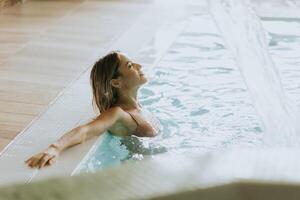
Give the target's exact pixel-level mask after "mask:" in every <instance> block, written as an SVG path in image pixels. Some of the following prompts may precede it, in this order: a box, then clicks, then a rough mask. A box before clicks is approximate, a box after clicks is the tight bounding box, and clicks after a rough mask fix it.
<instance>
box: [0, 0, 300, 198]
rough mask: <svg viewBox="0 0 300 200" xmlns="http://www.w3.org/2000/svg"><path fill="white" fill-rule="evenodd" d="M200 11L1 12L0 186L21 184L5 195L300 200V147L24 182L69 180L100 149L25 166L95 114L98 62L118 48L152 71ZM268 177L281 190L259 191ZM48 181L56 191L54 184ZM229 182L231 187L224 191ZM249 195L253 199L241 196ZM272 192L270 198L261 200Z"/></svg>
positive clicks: (165, 3) (131, 6) (152, 4)
mask: <svg viewBox="0 0 300 200" xmlns="http://www.w3.org/2000/svg"><path fill="white" fill-rule="evenodd" d="M183 2H184V3H183ZM170 4H172V9H170ZM269 9H270V8H269ZM269 11H270V12H266V10H263V11H262V12H261V13H260V14H261V15H262V13H263V16H264V17H269V16H272V12H273V10H272V9H271V10H269ZM195 13H196V14H201V13H205V14H208V13H207V7H206V5H205V1H198V0H189V1H180V0H178V1H177V0H157V1H155V0H145V1H139V0H116V1H109V0H108V1H100V0H98V1H97V0H85V1H83V0H82V1H81V0H77V1H68V0H66V1H30V0H28V1H26V2H25V3H24V4H17V5H15V6H13V7H12V8H9V9H5V10H4V11H3V12H2V13H1V14H0V41H1V49H0V82H1V84H0V93H1V95H0V101H1V102H0V137H1V138H0V144H1V149H2V151H1V155H0V185H1V187H3V186H4V185H8V184H10V183H15V182H18V183H20V185H19V186H13V187H11V188H8V187H7V188H2V189H0V197H1V198H4V199H10V198H14V197H16V196H19V197H25V196H26V195H27V197H28V199H33V197H35V198H36V199H40V198H39V197H41V196H39V195H43V197H44V195H46V193H47V194H48V195H50V196H51V195H58V196H59V195H62V194H64V195H65V197H66V199H89V198H90V199H91V198H92V197H93V196H94V197H95V198H96V199H97V198H100V197H103V199H110V200H112V199H151V198H155V197H157V199H182V198H184V199H197V197H199V195H201V194H198V195H196V196H195V194H196V193H194V195H192V194H190V193H189V192H191V193H193V192H200V193H201V191H203V193H202V195H203V197H206V198H211V199H213V198H220V195H224V196H222V198H223V199H231V200H232V199H284V197H286V196H287V195H288V194H289V195H291V198H290V199H299V196H300V195H299V192H298V191H299V189H298V188H299V186H298V185H294V186H293V184H292V183H299V180H300V177H299V173H298V169H299V162H298V160H299V159H298V157H299V150H293V149H282V150H265V149H256V150H253V149H250V150H249V149H248V150H240V149H238V150H232V151H228V152H215V153H211V154H205V155H193V156H192V155H188V156H186V155H176V156H175V155H167V154H166V155H161V156H157V157H155V158H154V159H149V160H147V159H145V161H144V162H142V161H141V162H138V163H134V164H132V163H128V164H124V165H122V166H118V167H113V168H110V169H107V170H103V171H101V172H99V173H97V174H90V175H80V176H78V177H67V178H64V179H54V181H53V180H49V181H48V182H47V181H46V182H38V183H33V184H26V185H24V184H23V183H28V182H31V181H35V180H39V179H43V178H45V177H53V176H60V175H66V176H70V175H71V174H72V172H73V171H74V169H75V168H76V166H77V165H78V163H79V162H80V161H81V160H82V158H83V157H84V155H86V154H87V152H88V151H89V150H90V149H91V147H92V145H93V144H94V143H95V141H96V139H93V140H90V141H89V142H86V143H85V144H83V145H79V146H76V147H74V148H71V149H69V150H67V151H66V152H64V153H63V154H62V156H61V157H60V160H59V161H58V162H57V163H56V164H55V165H54V166H52V167H50V168H47V169H44V170H32V169H29V168H27V167H26V166H25V165H24V160H25V159H27V158H28V156H30V155H32V154H34V153H37V152H39V151H40V150H42V149H44V148H45V147H47V146H48V145H49V144H50V143H51V142H53V141H55V140H56V139H57V138H59V137H60V136H61V135H62V134H63V133H64V132H66V131H68V130H70V129H71V128H73V127H74V126H76V125H79V124H81V123H84V122H86V121H88V120H89V119H90V118H91V117H93V116H94V114H93V110H92V106H91V91H90V86H89V80H88V76H89V70H90V67H91V66H92V64H93V63H94V62H95V61H96V60H97V58H99V56H101V55H104V54H105V53H106V52H108V51H110V50H114V49H118V50H121V51H124V52H126V53H127V54H128V55H129V57H132V58H134V59H136V60H138V61H139V62H141V63H142V64H143V65H144V66H145V67H148V71H149V72H150V73H151V70H149V68H150V69H151V67H152V66H154V65H155V63H156V62H158V61H159V59H160V58H161V56H162V55H163V54H164V52H165V51H166V50H167V49H168V47H169V46H170V45H171V44H172V43H173V42H174V41H175V40H176V37H177V36H178V34H179V33H180V32H181V31H182V30H183V29H184V25H185V19H186V18H188V16H189V15H191V14H195ZM295 13H296V12H295ZM298 13H299V12H298ZM276 14H278V13H276ZM285 14H286V13H284V14H283V15H282V16H287V15H285ZM288 14H290V15H292V14H293V13H292V12H289V13H288ZM296 14H297V13H296ZM297 15H298V14H297ZM276 16H277V15H276ZM298 17H299V16H298ZM145 24H147V26H145ZM166 36H167V37H166ZM145 47H147V50H146V51H145V49H144V48H145ZM99 140H101V138H99ZM287 154H288V155H289V156H286V155H287ZM237 161H239V162H237ZM124 174H126V176H124ZM249 180H251V181H253V182H255V183H254V184H253V185H252V186H253V187H248V186H249V185H250V186H251V183H249V182H247V181H249ZM240 181H242V182H243V181H246V182H247V183H246V184H244V186H245V185H248V186H245V187H244V186H243V183H241V182H240ZM264 181H265V182H266V183H269V181H271V182H273V183H274V185H273V186H274V187H273V190H265V189H264V188H266V187H269V188H270V187H271V188H272V184H266V187H260V186H261V185H263V182H264ZM235 182H238V183H237V184H235ZM282 182H283V183H286V184H287V185H288V187H287V188H285V187H284V186H282V185H281V186H280V189H278V188H277V189H276V187H275V186H276V184H275V183H281V184H283V183H282ZM49 183H50V184H51V185H52V186H53V187H48V186H49V185H47V184H49ZM228 183H231V184H229V185H228V186H229V187H227V186H226V185H223V186H222V187H219V188H218V187H215V186H218V185H222V184H228ZM258 183H260V184H261V185H259V184H258ZM288 183H289V184H288ZM44 184H46V185H44ZM55 186H56V187H55ZM226 187H227V189H228V188H229V190H227V189H226ZM70 188H72V189H71V190H70ZM74 188H80V190H76V189H74ZM207 188H208V189H209V188H212V189H211V190H205V189H207ZM223 188H225V189H223ZM274 188H275V190H274ZM31 189H32V191H33V193H30V192H29V190H31ZM202 189H204V190H202ZM240 189H243V191H244V192H246V193H245V194H248V196H247V195H246V196H242V193H241V192H240V191H241V190H240ZM254 190H255V191H256V192H253V191H254ZM26 191H28V193H26ZM36 191H39V192H37V193H38V194H37V193H34V192H36ZM41 191H43V192H41ZM207 191H208V193H205V192H207ZM257 191H258V192H257ZM18 192H19V193H18ZM68 192H69V193H68ZM216 192H217V193H216ZM264 192H266V193H265V195H268V196H263V195H261V196H260V198H256V197H257V196H253V195H259V194H263V193H264ZM173 193H181V195H183V196H177V197H175V196H172V194H173ZM31 194H33V196H30V195H31ZM14 195H15V196H14ZM24 195H25V196H24ZM74 195H75V196H74ZM160 195H163V196H165V197H164V198H159V197H158V196H160ZM169 195H171V196H169ZM184 195H187V196H184ZM218 195H219V196H218ZM251 195H252V196H251ZM58 196H56V197H53V198H57V197H58ZM225 197H226V198H225ZM261 197H263V198H261Z"/></svg>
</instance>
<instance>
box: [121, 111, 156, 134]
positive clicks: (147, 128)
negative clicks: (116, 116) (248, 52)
mask: <svg viewBox="0 0 300 200" xmlns="http://www.w3.org/2000/svg"><path fill="white" fill-rule="evenodd" d="M125 112H127V113H128V114H129V115H130V116H131V117H132V119H133V120H134V121H135V122H136V125H137V127H136V129H135V131H134V133H133V135H136V136H138V137H154V136H156V135H157V134H158V132H159V131H160V123H159V121H158V120H157V119H156V118H154V117H153V115H152V113H150V112H149V111H148V112H145V111H142V113H143V114H147V115H148V117H147V118H146V119H147V120H149V122H150V123H149V122H148V121H145V120H143V119H142V118H141V117H139V116H137V115H136V114H134V113H131V112H128V111H125Z"/></svg>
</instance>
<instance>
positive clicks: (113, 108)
mask: <svg viewBox="0 0 300 200" xmlns="http://www.w3.org/2000/svg"><path fill="white" fill-rule="evenodd" d="M90 81H91V86H92V89H93V103H94V105H96V107H97V109H98V110H99V112H100V113H101V115H99V116H98V117H96V118H95V119H94V120H92V121H91V122H89V123H87V124H85V125H81V126H78V127H76V128H74V129H72V130H71V131H69V132H67V133H65V134H64V135H63V136H62V137H61V138H60V139H59V140H58V141H57V142H55V143H53V144H51V145H50V146H49V147H48V148H47V149H46V150H44V151H43V152H41V153H38V154H36V155H34V156H32V157H31V158H29V159H28V160H26V161H25V162H26V164H27V165H28V166H29V167H32V168H35V167H38V168H42V167H45V166H49V165H51V164H53V163H54V162H55V161H56V160H57V158H58V156H59V154H60V153H61V152H62V151H63V150H65V149H66V148H68V147H71V146H73V145H76V144H80V143H83V142H84V141H86V140H88V139H89V138H92V137H93V136H99V135H101V134H102V133H104V132H105V131H108V132H109V133H111V134H113V135H117V136H130V135H136V136H138V137H154V136H155V135H157V133H158V132H159V125H160V124H159V121H158V120H157V119H155V118H154V117H153V116H152V115H151V113H149V112H146V111H145V110H143V109H142V107H141V105H140V104H139V101H138V99H137V96H138V95H137V93H138V89H139V88H140V86H141V85H143V84H144V83H146V82H147V78H146V77H145V75H144V74H143V72H142V66H141V65H139V64H137V63H134V62H132V61H131V60H129V59H128V58H127V57H126V56H125V55H124V54H122V53H120V52H111V53H109V54H108V55H106V56H104V57H103V58H101V59H100V60H98V61H97V62H96V63H95V64H94V66H93V68H92V70H91V74H90ZM145 114H146V115H145Z"/></svg>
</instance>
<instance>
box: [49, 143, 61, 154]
mask: <svg viewBox="0 0 300 200" xmlns="http://www.w3.org/2000/svg"><path fill="white" fill-rule="evenodd" d="M48 148H52V149H55V150H57V151H59V152H60V151H61V149H60V147H59V145H58V144H57V143H52V144H50V145H49V147H48Z"/></svg>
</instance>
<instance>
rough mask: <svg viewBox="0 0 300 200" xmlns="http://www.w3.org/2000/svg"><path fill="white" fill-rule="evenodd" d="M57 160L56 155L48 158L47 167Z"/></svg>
mask: <svg viewBox="0 0 300 200" xmlns="http://www.w3.org/2000/svg"><path fill="white" fill-rule="evenodd" d="M55 161H56V157H55V156H53V157H52V158H51V159H49V160H48V162H46V164H45V167H48V166H50V165H53V164H54V163H55Z"/></svg>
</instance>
